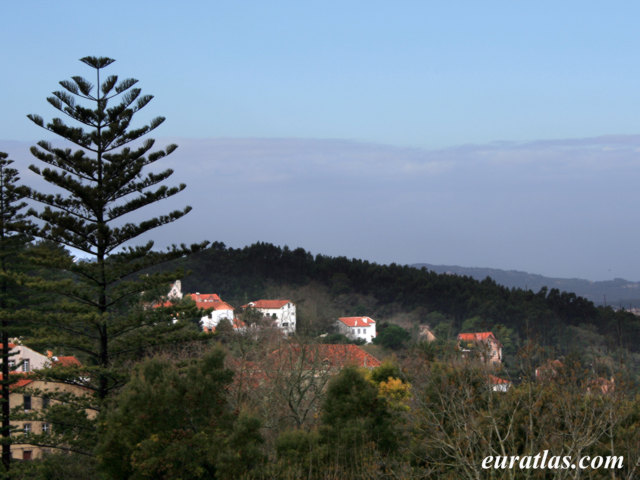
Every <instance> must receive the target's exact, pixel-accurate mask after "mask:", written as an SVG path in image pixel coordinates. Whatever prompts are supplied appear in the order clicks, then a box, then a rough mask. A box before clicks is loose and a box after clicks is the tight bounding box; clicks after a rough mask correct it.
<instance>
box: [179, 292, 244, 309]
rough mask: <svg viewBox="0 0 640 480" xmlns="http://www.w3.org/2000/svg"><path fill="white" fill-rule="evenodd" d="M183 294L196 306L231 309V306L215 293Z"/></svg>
mask: <svg viewBox="0 0 640 480" xmlns="http://www.w3.org/2000/svg"><path fill="white" fill-rule="evenodd" d="M185 296H187V297H190V298H191V299H192V300H193V301H194V302H196V307H198V308H202V309H209V308H212V309H213V310H233V307H232V306H231V305H229V304H228V303H227V302H223V301H222V300H221V299H220V297H219V296H218V295H217V294H215V293H187V294H186V295H185Z"/></svg>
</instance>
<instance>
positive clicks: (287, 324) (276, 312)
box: [242, 300, 296, 335]
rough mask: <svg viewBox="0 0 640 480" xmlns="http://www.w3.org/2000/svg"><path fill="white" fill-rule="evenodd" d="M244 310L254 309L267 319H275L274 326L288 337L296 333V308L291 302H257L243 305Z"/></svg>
mask: <svg viewBox="0 0 640 480" xmlns="http://www.w3.org/2000/svg"><path fill="white" fill-rule="evenodd" d="M242 308H253V309H255V310H257V311H258V312H260V313H262V315H264V316H265V317H269V318H271V319H273V326H274V327H278V328H279V329H281V330H283V331H284V332H285V333H287V334H288V335H290V334H292V333H295V331H296V306H295V304H294V303H293V302H292V301H291V300H257V301H255V302H249V303H247V304H246V305H243V306H242Z"/></svg>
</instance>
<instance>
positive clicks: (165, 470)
mask: <svg viewBox="0 0 640 480" xmlns="http://www.w3.org/2000/svg"><path fill="white" fill-rule="evenodd" d="M223 361H224V354H223V353H222V351H220V350H213V351H211V352H210V353H208V354H206V355H205V356H204V357H203V358H202V359H200V360H197V361H194V362H190V363H188V364H187V365H186V366H184V367H178V366H176V365H175V362H174V361H172V360H169V359H161V358H152V359H149V360H146V361H144V362H142V363H141V364H140V365H138V367H137V368H136V369H135V371H134V373H133V375H132V378H131V380H130V381H129V383H128V384H127V385H126V387H124V388H123V390H122V392H121V393H120V394H119V395H118V396H117V397H115V399H114V401H113V403H112V405H111V408H110V410H109V412H108V413H107V414H106V416H105V417H104V419H103V422H102V423H101V425H102V430H101V434H100V441H99V445H98V454H99V458H100V461H101V464H102V466H103V469H104V470H105V472H107V473H108V474H109V475H110V477H111V478H114V479H124V478H130V479H147V478H148V479H163V478H166V479H174V478H189V479H199V478H203V479H205V478H206V479H208V478H235V477H237V476H239V475H240V474H241V473H246V472H247V471H249V470H251V469H253V468H254V467H257V466H258V465H259V464H260V463H261V459H262V457H261V453H260V450H259V445H260V443H261V437H260V435H259V433H258V429H259V427H260V424H259V422H258V421H257V420H256V419H254V418H251V417H249V416H247V415H244V414H242V415H240V416H239V417H237V416H236V415H235V414H234V413H233V412H232V411H231V409H230V407H229V405H228V403H227V399H226V393H225V392H226V387H227V386H228V385H229V384H230V383H231V380H232V373H231V371H229V370H227V369H225V368H224V362H223Z"/></svg>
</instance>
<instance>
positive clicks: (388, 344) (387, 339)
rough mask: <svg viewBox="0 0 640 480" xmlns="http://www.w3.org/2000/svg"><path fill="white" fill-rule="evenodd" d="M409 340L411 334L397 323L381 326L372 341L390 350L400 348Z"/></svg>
mask: <svg viewBox="0 0 640 480" xmlns="http://www.w3.org/2000/svg"><path fill="white" fill-rule="evenodd" d="M409 340H411V334H410V333H409V332H408V331H406V330H405V329H404V328H402V327H401V326H399V325H393V324H391V325H388V326H382V328H380V331H378V334H377V336H376V338H374V339H373V343H375V344H376V345H382V346H383V347H385V348H389V349H391V350H400V349H402V348H404V347H405V345H406V343H407V342H408V341H409Z"/></svg>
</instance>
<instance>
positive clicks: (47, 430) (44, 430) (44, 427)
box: [42, 423, 51, 433]
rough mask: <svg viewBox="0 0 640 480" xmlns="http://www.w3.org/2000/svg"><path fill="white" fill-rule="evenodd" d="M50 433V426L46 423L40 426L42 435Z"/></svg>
mask: <svg viewBox="0 0 640 480" xmlns="http://www.w3.org/2000/svg"><path fill="white" fill-rule="evenodd" d="M50 431H51V426H50V425H49V424H48V423H43V424H42V433H49V432H50Z"/></svg>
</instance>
